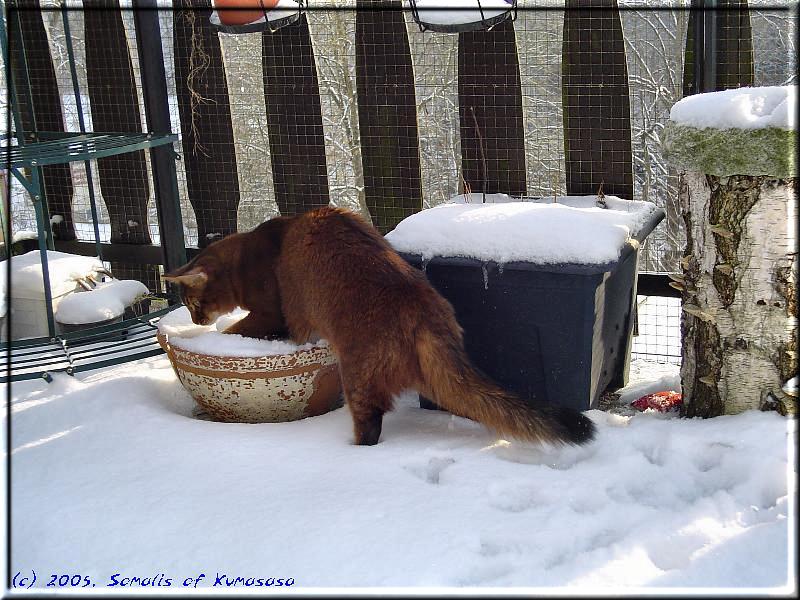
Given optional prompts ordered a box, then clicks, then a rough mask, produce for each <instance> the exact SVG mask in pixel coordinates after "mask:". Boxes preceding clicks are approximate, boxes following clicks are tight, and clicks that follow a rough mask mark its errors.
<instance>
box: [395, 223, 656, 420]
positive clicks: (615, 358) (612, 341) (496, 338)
mask: <svg viewBox="0 0 800 600" xmlns="http://www.w3.org/2000/svg"><path fill="white" fill-rule="evenodd" d="M663 216H664V213H663V212H662V211H658V212H657V213H656V214H655V215H654V217H653V219H652V221H651V222H650V223H649V224H648V226H647V227H645V228H643V229H642V231H640V232H639V234H638V237H637V241H638V242H641V241H643V240H644V238H645V237H647V235H649V233H650V232H651V231H652V230H653V229H654V228H655V226H656V225H657V224H658V222H659V221H660V220H661V219H662V218H663ZM400 255H401V256H402V257H403V258H404V259H405V260H406V261H407V262H408V263H409V264H411V265H413V266H415V267H417V268H420V269H422V268H423V261H422V257H421V256H420V255H413V254H406V253H401V254H400ZM637 259H638V244H637V243H634V244H632V245H631V244H626V245H625V247H624V248H623V249H622V252H621V255H620V258H619V259H618V260H617V261H616V262H613V263H605V264H595V265H578V264H560V265H538V264H531V263H526V262H510V263H506V264H504V265H502V266H501V265H499V264H497V263H493V262H482V261H479V260H474V259H468V258H459V257H453V258H449V257H448V258H442V257H434V258H432V259H431V260H430V261H427V262H426V263H425V265H424V271H425V273H426V275H427V277H428V280H429V281H430V282H431V284H432V285H433V286H434V287H435V288H436V289H437V290H438V291H439V292H440V293H441V294H442V295H443V296H444V297H445V298H447V300H449V301H450V303H451V304H452V305H453V308H454V309H455V311H456V317H457V319H458V322H459V323H460V324H461V326H462V327H463V329H464V342H465V345H466V349H467V353H468V354H469V357H470V359H471V360H472V362H473V364H475V365H476V366H477V367H478V368H480V369H481V370H482V371H483V372H484V373H485V374H486V375H488V376H489V377H490V378H492V379H493V380H494V381H496V382H497V383H498V384H499V385H501V386H502V387H503V388H505V389H507V390H509V391H512V392H514V393H516V394H518V395H519V396H521V397H523V398H526V399H529V400H531V399H537V400H541V401H546V402H551V403H554V404H559V405H562V406H568V407H571V408H575V409H578V410H587V409H589V408H593V407H595V406H596V405H597V401H598V399H599V398H600V396H601V395H602V393H603V392H604V391H605V390H606V389H609V388H610V389H616V388H619V387H622V386H624V385H625V384H626V383H627V378H628V362H629V358H630V349H631V335H632V329H633V310H634V303H635V302H636V275H637ZM420 404H421V405H422V406H423V407H426V408H435V407H436V406H435V405H434V404H432V403H431V402H429V401H428V400H425V399H421V401H420Z"/></svg>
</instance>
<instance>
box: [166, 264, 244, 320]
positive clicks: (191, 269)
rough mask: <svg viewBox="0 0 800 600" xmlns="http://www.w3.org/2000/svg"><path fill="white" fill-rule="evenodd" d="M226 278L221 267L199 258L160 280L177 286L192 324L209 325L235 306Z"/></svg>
mask: <svg viewBox="0 0 800 600" xmlns="http://www.w3.org/2000/svg"><path fill="white" fill-rule="evenodd" d="M227 275H228V274H227V272H226V269H225V267H224V265H222V264H216V261H215V260H213V259H209V257H207V256H206V257H204V256H203V255H200V256H198V258H197V259H195V260H193V261H192V262H190V263H189V264H187V265H184V266H183V267H181V268H179V269H176V270H175V271H173V272H172V273H169V274H167V275H164V280H165V281H168V282H170V283H174V284H177V285H178V287H179V290H180V296H181V300H182V301H183V304H184V305H185V306H186V308H188V309H189V313H190V314H191V315H192V322H193V323H195V324H196V325H210V324H211V323H213V322H214V321H216V320H217V318H218V317H219V316H221V315H224V314H227V313H229V312H231V311H232V310H233V309H234V308H236V306H237V305H238V303H237V302H236V301H235V300H234V297H233V292H232V290H231V282H230V278H229V277H228V276H227Z"/></svg>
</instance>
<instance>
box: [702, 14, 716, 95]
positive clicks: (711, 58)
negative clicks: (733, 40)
mask: <svg viewBox="0 0 800 600" xmlns="http://www.w3.org/2000/svg"><path fill="white" fill-rule="evenodd" d="M705 7H706V10H704V11H703V12H704V13H705V19H704V21H705V27H704V31H703V35H704V38H705V40H704V43H703V88H702V91H704V92H714V91H716V90H717V10H716V9H717V0H705Z"/></svg>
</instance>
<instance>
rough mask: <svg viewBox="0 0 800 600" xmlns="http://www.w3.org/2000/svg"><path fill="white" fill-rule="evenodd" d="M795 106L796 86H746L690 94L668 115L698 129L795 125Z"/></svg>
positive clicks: (791, 127)
mask: <svg viewBox="0 0 800 600" xmlns="http://www.w3.org/2000/svg"><path fill="white" fill-rule="evenodd" d="M796 110H797V88H796V86H793V85H783V86H768V87H743V88H736V89H732V90H723V91H721V92H708V93H705V94H695V95H693V96H688V97H686V98H684V99H683V100H680V101H679V102H677V103H675V105H674V106H673V107H672V110H671V111H670V113H669V118H670V120H671V121H674V122H675V123H679V124H681V125H689V126H691V127H696V128H698V129H705V128H709V127H710V128H714V129H764V128H767V127H777V128H779V129H794V127H795V111H796Z"/></svg>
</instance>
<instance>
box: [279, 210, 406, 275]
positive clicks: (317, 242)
mask: <svg viewBox="0 0 800 600" xmlns="http://www.w3.org/2000/svg"><path fill="white" fill-rule="evenodd" d="M281 255H282V262H283V264H284V268H285V269H286V270H287V271H289V270H291V271H294V272H295V273H300V272H305V274H306V275H307V276H308V277H309V278H312V279H316V278H317V277H319V278H324V279H327V280H328V282H329V283H331V284H334V285H336V284H338V285H339V286H344V285H346V286H355V287H357V288H360V289H362V290H363V289H364V286H369V285H370V284H373V285H379V286H381V287H384V288H386V287H394V288H398V287H407V286H411V287H416V286H417V285H418V284H419V283H420V281H421V279H422V278H421V275H420V273H419V271H418V270H417V269H414V268H412V267H410V266H409V265H408V264H407V263H406V262H405V261H404V260H403V259H402V258H400V256H398V255H397V253H396V252H395V251H394V250H393V249H392V247H391V245H390V244H389V243H388V242H387V241H386V240H385V239H384V237H383V236H382V235H381V234H380V233H379V232H378V231H377V230H376V229H375V228H374V227H373V226H372V225H371V224H370V223H368V222H366V221H365V220H364V219H363V218H362V217H361V216H360V215H358V214H356V213H354V212H352V211H348V210H345V209H341V208H334V207H324V208H319V209H315V210H313V211H309V212H307V213H304V214H303V215H300V216H298V217H297V220H296V221H295V222H294V223H293V224H292V226H291V227H290V228H289V230H288V231H287V233H286V236H285V238H284V242H283V246H282V249H281Z"/></svg>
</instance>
